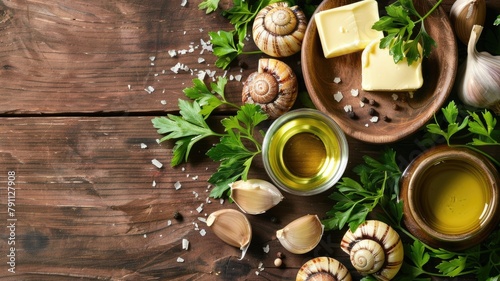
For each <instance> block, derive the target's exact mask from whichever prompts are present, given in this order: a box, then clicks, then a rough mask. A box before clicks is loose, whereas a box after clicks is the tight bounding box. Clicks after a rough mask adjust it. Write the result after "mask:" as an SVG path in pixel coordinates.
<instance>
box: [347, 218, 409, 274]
mask: <svg viewBox="0 0 500 281" xmlns="http://www.w3.org/2000/svg"><path fill="white" fill-rule="evenodd" d="M340 248H341V249H342V250H343V251H344V252H346V253H347V254H349V256H350V259H351V263H352V265H353V266H354V268H356V270H357V271H358V272H359V273H361V274H362V275H369V274H371V275H372V276H373V277H375V278H376V279H377V280H391V279H392V278H394V276H396V274H397V273H398V271H399V269H400V268H401V266H402V265H403V258H404V250H403V243H402V242H401V239H400V238H399V234H398V233H397V232H396V231H395V230H394V229H392V227H390V226H389V225H387V224H386V223H384V222H381V221H377V220H367V221H365V222H364V223H362V224H361V225H359V226H358V228H357V229H356V231H354V232H352V231H351V230H348V231H347V232H346V234H345V235H344V237H343V238H342V242H341V243H340Z"/></svg>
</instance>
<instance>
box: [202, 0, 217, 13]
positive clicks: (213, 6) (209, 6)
mask: <svg viewBox="0 0 500 281" xmlns="http://www.w3.org/2000/svg"><path fill="white" fill-rule="evenodd" d="M219 2H220V0H204V1H203V2H201V3H200V4H198V9H200V10H206V11H205V13H207V14H210V13H211V12H213V11H215V10H217V7H219Z"/></svg>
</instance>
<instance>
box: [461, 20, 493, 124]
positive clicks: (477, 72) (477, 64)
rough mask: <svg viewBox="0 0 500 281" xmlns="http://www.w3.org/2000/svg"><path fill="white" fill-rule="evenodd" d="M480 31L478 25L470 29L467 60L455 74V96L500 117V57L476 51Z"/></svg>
mask: <svg viewBox="0 0 500 281" xmlns="http://www.w3.org/2000/svg"><path fill="white" fill-rule="evenodd" d="M482 30H483V27H482V26H480V25H474V26H473V28H472V32H471V36H470V40H469V44H468V45H467V60H466V61H465V62H464V63H463V64H462V65H461V66H460V69H459V71H458V74H457V80H456V87H457V94H458V97H459V99H460V100H461V101H462V102H463V103H464V104H466V105H469V106H472V107H476V108H487V109H491V110H493V111H494V112H495V114H496V115H500V56H493V55H491V54H490V53H488V52H478V51H477V50H476V44H477V41H478V40H479V36H480V35H481V32H482Z"/></svg>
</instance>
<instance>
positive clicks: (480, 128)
mask: <svg viewBox="0 0 500 281" xmlns="http://www.w3.org/2000/svg"><path fill="white" fill-rule="evenodd" d="M441 119H443V120H441ZM496 126H497V119H496V118H495V117H494V116H493V114H492V113H491V111H489V110H484V111H483V112H479V113H478V112H473V111H470V110H460V109H459V108H458V106H457V105H456V103H455V102H454V101H450V102H449V103H448V105H447V106H446V107H443V108H441V115H439V116H438V115H435V116H434V123H431V124H428V125H427V127H426V128H427V132H428V133H430V134H435V135H439V136H442V137H443V138H444V139H445V140H446V143H447V144H448V146H454V147H467V148H469V149H472V150H474V151H477V152H479V153H481V154H483V155H485V156H486V157H488V158H489V159H490V160H491V162H493V163H495V165H497V166H498V167H500V161H499V160H498V159H495V158H494V157H491V155H489V154H488V153H485V152H484V151H483V150H481V149H479V148H478V147H482V146H500V129H499V128H496ZM465 129H467V131H465ZM464 132H465V134H464V135H460V133H464ZM452 138H453V139H459V140H460V143H456V142H453V141H452ZM464 139H465V143H464Z"/></svg>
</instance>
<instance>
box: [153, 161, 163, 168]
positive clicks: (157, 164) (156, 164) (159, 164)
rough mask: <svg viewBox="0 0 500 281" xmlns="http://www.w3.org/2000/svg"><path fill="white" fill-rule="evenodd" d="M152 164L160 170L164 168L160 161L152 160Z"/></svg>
mask: <svg viewBox="0 0 500 281" xmlns="http://www.w3.org/2000/svg"><path fill="white" fill-rule="evenodd" d="M151 163H153V165H155V166H156V168H158V169H160V168H161V167H163V164H162V163H161V162H160V161H158V160H156V159H153V160H151Z"/></svg>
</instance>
